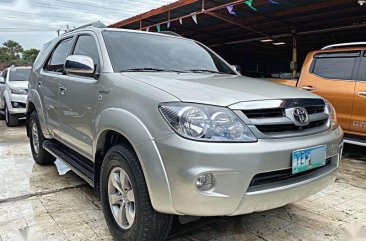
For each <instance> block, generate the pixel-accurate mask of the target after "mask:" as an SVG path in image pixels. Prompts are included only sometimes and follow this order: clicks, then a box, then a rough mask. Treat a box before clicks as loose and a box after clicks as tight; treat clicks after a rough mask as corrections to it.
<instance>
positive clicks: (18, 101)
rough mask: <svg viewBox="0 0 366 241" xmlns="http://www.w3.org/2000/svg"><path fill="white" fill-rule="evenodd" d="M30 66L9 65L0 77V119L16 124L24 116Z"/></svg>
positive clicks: (10, 124)
mask: <svg viewBox="0 0 366 241" xmlns="http://www.w3.org/2000/svg"><path fill="white" fill-rule="evenodd" d="M30 72H31V68H30V67H14V66H12V67H10V68H7V69H6V70H4V72H3V73H2V75H1V77H0V119H3V118H4V117H5V122H6V125H7V126H17V125H18V124H19V118H24V117H25V112H26V109H25V107H26V101H27V95H28V79H29V75H30Z"/></svg>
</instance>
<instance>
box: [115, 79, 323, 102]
mask: <svg viewBox="0 0 366 241" xmlns="http://www.w3.org/2000/svg"><path fill="white" fill-rule="evenodd" d="M122 74H123V75H124V76H126V77H129V78H131V79H135V80H138V81H141V82H144V83H146V84H149V85H151V86H154V87H156V88H158V89H161V90H163V91H165V92H168V93H170V94H171V95H173V96H175V97H177V98H178V99H180V100H181V101H183V102H195V103H202V104H211V105H221V106H228V105H231V104H234V103H238V102H243V101H253V100H266V99H289V98H320V97H319V96H317V95H314V94H311V93H308V92H305V91H303V90H299V89H296V88H293V87H290V86H285V85H281V84H277V83H273V82H271V81H268V80H261V79H254V78H249V77H244V76H237V75H221V74H206V73H202V74H201V73H199V74H197V73H141V72H139V73H122Z"/></svg>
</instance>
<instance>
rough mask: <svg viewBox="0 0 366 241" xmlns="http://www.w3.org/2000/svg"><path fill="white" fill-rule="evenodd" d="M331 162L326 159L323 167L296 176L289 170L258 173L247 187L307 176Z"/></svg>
mask: <svg viewBox="0 0 366 241" xmlns="http://www.w3.org/2000/svg"><path fill="white" fill-rule="evenodd" d="M331 160H332V159H331V158H328V159H327V160H326V162H325V166H321V167H317V168H314V169H312V170H309V171H306V172H301V173H298V174H292V169H291V168H289V169H286V170H280V171H273V172H265V173H259V174H257V175H255V176H254V177H253V179H252V181H251V182H250V184H249V187H253V186H259V185H264V184H269V183H273V182H278V181H283V180H288V179H291V178H296V177H299V176H303V175H306V174H309V173H311V172H314V171H316V170H319V169H321V168H324V167H326V166H328V165H329V164H330V163H331Z"/></svg>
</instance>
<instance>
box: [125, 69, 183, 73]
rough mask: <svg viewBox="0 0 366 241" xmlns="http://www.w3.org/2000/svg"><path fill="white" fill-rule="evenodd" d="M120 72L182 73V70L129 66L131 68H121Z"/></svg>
mask: <svg viewBox="0 0 366 241" xmlns="http://www.w3.org/2000/svg"><path fill="white" fill-rule="evenodd" d="M120 72H177V73H183V71H179V70H170V69H159V68H131V69H124V70H121V71H120Z"/></svg>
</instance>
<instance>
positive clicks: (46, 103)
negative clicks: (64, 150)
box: [36, 37, 73, 139]
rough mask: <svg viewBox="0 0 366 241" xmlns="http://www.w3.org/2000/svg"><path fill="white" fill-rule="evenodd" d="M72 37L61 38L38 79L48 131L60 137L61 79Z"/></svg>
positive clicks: (38, 88)
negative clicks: (59, 102)
mask: <svg viewBox="0 0 366 241" xmlns="http://www.w3.org/2000/svg"><path fill="white" fill-rule="evenodd" d="M72 40H73V38H72V37H69V38H66V39H63V40H61V41H60V42H59V43H58V44H57V45H56V46H55V47H54V49H53V51H52V52H51V54H50V56H49V57H48V59H47V61H46V63H45V65H44V66H43V69H42V70H41V71H40V75H39V77H38V79H37V87H36V88H37V90H38V91H39V93H40V97H41V101H42V102H43V103H42V106H43V107H44V108H43V111H44V116H45V121H46V125H47V129H48V131H49V132H50V133H51V135H53V136H54V137H56V138H57V139H60V138H61V137H60V126H59V106H58V105H59V104H58V101H59V100H58V98H59V81H60V78H59V77H60V76H62V73H63V65H64V62H65V60H66V57H67V56H68V55H69V53H70V50H71V46H72Z"/></svg>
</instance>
